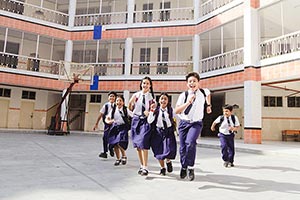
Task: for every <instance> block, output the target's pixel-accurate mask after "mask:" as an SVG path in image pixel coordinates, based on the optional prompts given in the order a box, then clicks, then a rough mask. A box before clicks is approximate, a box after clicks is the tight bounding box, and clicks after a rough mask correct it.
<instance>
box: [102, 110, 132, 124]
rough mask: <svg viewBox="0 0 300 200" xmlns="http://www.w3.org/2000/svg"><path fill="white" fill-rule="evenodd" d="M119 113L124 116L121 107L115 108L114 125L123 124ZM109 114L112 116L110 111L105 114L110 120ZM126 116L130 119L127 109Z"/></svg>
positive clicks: (129, 112)
mask: <svg viewBox="0 0 300 200" xmlns="http://www.w3.org/2000/svg"><path fill="white" fill-rule="evenodd" d="M120 111H121V112H122V113H123V115H124V111H123V107H122V108H121V109H119V108H118V107H117V108H116V110H115V114H114V124H117V125H121V124H125V122H124V120H123V118H122V115H121V113H120ZM111 114H112V110H111V111H110V112H109V113H108V114H107V116H108V117H109V118H111ZM127 115H128V116H131V117H132V112H131V111H130V110H129V109H128V108H127Z"/></svg>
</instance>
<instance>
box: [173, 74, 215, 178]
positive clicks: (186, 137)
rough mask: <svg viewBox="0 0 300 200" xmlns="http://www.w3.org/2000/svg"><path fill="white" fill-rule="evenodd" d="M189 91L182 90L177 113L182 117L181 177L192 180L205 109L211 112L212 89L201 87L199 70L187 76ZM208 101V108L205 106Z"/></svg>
mask: <svg viewBox="0 0 300 200" xmlns="http://www.w3.org/2000/svg"><path fill="white" fill-rule="evenodd" d="M185 78H186V82H187V87H188V91H187V92H182V93H181V94H180V95H179V97H178V100H177V103H176V107H175V113H176V114H177V115H178V117H179V118H180V122H179V126H178V132H179V142H180V143H179V144H180V148H179V153H180V162H181V170H180V178H181V179H184V178H185V177H187V176H188V179H189V180H190V181H193V180H194V179H195V173H194V165H195V159H196V145H197V139H198V137H199V135H200V133H201V130H202V127H203V121H202V119H203V117H204V111H205V109H206V112H207V113H208V114H209V113H211V104H210V100H211V99H210V91H209V90H208V89H206V88H205V89H201V88H200V76H199V74H198V73H197V72H190V73H189V74H188V75H187V76H186V77H185ZM205 103H206V108H205Z"/></svg>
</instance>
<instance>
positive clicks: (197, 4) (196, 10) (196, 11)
mask: <svg viewBox="0 0 300 200" xmlns="http://www.w3.org/2000/svg"><path fill="white" fill-rule="evenodd" d="M199 16H200V0H194V20H195V21H197V20H198V19H199Z"/></svg>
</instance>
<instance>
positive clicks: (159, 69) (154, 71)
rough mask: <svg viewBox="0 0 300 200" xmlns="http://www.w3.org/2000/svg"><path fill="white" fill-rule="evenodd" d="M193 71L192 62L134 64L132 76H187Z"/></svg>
mask: <svg viewBox="0 0 300 200" xmlns="http://www.w3.org/2000/svg"><path fill="white" fill-rule="evenodd" d="M191 71H193V62H192V61H177V62H176V61H173V62H133V63H132V67H131V73H130V74H131V75H141V74H148V75H185V74H187V73H188V72H191Z"/></svg>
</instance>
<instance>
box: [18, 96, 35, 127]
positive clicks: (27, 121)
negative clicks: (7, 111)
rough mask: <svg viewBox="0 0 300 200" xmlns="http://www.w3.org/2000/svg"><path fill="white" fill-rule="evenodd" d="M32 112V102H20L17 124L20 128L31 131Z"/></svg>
mask: <svg viewBox="0 0 300 200" xmlns="http://www.w3.org/2000/svg"><path fill="white" fill-rule="evenodd" d="M33 111H34V102H31V101H22V102H21V114H20V122H19V127H20V128H25V129H32V127H33Z"/></svg>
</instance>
